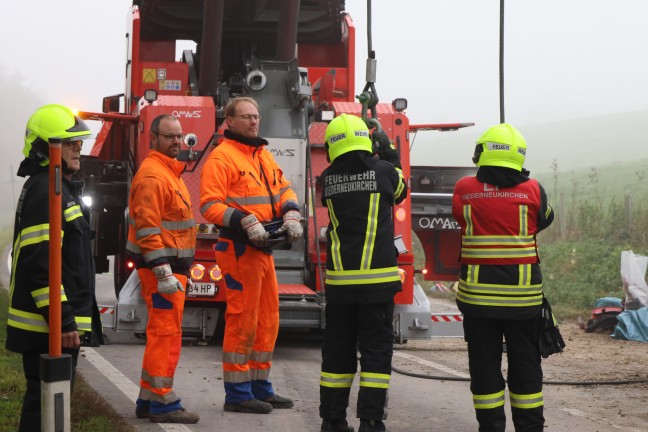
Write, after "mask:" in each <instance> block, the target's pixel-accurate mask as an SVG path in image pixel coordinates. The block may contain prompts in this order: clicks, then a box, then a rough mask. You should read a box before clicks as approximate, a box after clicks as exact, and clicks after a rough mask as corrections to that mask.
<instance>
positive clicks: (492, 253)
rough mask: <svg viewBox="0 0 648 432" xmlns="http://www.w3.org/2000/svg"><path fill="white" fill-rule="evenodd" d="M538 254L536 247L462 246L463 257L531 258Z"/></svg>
mask: <svg viewBox="0 0 648 432" xmlns="http://www.w3.org/2000/svg"><path fill="white" fill-rule="evenodd" d="M534 256H536V248H535V247H533V246H531V247H524V248H513V249H508V248H489V249H475V248H467V247H462V248H461V257H462V258H530V257H534Z"/></svg>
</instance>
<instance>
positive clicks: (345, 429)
mask: <svg viewBox="0 0 648 432" xmlns="http://www.w3.org/2000/svg"><path fill="white" fill-rule="evenodd" d="M320 432H353V428H352V427H351V426H349V424H348V423H347V421H346V420H326V419H324V420H322V428H321V429H320Z"/></svg>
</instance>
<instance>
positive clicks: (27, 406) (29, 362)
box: [6, 104, 103, 431]
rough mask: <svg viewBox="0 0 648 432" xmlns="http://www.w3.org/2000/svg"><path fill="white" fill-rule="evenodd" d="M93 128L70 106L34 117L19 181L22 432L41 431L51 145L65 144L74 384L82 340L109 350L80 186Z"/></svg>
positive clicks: (17, 335)
mask: <svg viewBox="0 0 648 432" xmlns="http://www.w3.org/2000/svg"><path fill="white" fill-rule="evenodd" d="M90 134H91V133H90V129H89V128H88V126H86V124H85V122H84V121H83V120H81V119H80V118H79V117H78V116H76V115H75V114H74V113H73V112H72V111H71V110H70V109H69V108H67V107H64V106H62V105H55V104H51V105H45V106H43V107H41V108H39V109H38V110H36V112H34V114H32V116H31V117H30V118H29V121H28V122H27V128H26V133H25V145H24V148H23V154H24V155H25V159H24V160H23V161H22V162H21V164H20V168H19V169H18V175H19V176H21V177H29V178H28V179H27V181H26V182H25V185H24V186H23V190H22V193H21V194H20V200H19V202H18V208H17V209H16V220H15V225H14V236H13V245H14V247H13V251H12V258H13V267H12V271H11V290H10V299H9V304H10V307H9V317H8V320H7V341H6V347H7V349H8V350H10V351H13V352H17V353H20V354H22V358H23V369H24V373H25V379H26V381H27V386H26V387H27V388H26V391H25V396H24V399H23V405H22V413H21V418H20V425H19V429H18V430H19V431H38V430H41V379H40V374H39V371H40V366H39V364H40V356H41V354H47V353H48V350H49V328H48V321H49V258H48V257H49V229H50V228H49V214H48V211H47V202H48V199H49V175H48V171H49V144H48V141H49V139H50V138H61V139H62V140H63V144H62V146H61V163H62V168H63V175H62V185H61V190H62V195H61V202H62V207H63V208H62V211H63V213H62V226H61V230H62V236H61V238H62V242H63V243H62V245H61V264H62V271H61V348H62V350H61V351H62V353H63V354H69V355H70V356H71V359H72V384H74V371H75V370H76V364H77V358H78V356H79V348H80V346H81V341H82V340H90V341H91V343H92V344H93V345H98V344H101V343H103V334H102V325H101V318H100V315H99V309H98V308H97V301H96V298H95V267H94V260H93V258H92V247H91V240H92V230H91V229H90V223H89V221H90V214H89V211H88V209H87V207H86V206H85V205H84V204H83V201H81V190H82V187H83V184H82V183H81V182H78V181H77V182H75V181H74V180H73V176H74V174H75V173H76V172H77V171H79V169H80V168H81V164H80V156H81V147H82V144H83V140H84V139H86V138H89V137H90Z"/></svg>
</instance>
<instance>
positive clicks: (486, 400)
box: [473, 390, 504, 409]
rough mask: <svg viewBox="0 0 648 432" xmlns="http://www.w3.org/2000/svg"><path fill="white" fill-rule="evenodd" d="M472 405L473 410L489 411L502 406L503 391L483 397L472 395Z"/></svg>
mask: <svg viewBox="0 0 648 432" xmlns="http://www.w3.org/2000/svg"><path fill="white" fill-rule="evenodd" d="M473 405H474V406H475V409H491V408H498V407H501V406H504V390H502V391H499V392H497V393H491V394H485V395H479V394H473Z"/></svg>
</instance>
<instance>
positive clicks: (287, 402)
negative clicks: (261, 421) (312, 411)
mask: <svg viewBox="0 0 648 432" xmlns="http://www.w3.org/2000/svg"><path fill="white" fill-rule="evenodd" d="M263 402H267V403H269V404H270V405H272V408H277V409H281V408H292V407H293V406H294V405H295V404H294V403H293V401H292V399H288V398H285V397H281V396H279V395H276V394H274V395H272V396H270V397H269V398H268V399H265V400H264V401H263Z"/></svg>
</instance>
